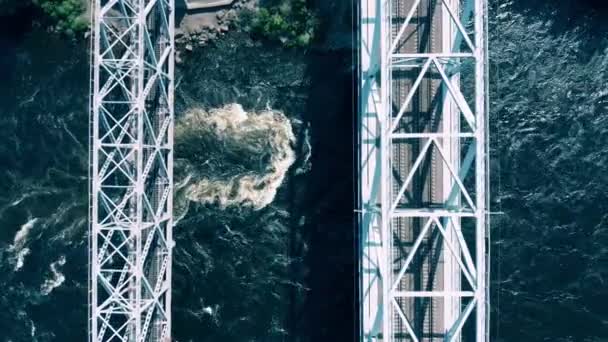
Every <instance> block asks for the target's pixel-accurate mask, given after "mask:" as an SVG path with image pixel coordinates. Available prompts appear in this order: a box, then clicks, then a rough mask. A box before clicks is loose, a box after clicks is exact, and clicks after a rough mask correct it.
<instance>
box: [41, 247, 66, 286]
mask: <svg viewBox="0 0 608 342" xmlns="http://www.w3.org/2000/svg"><path fill="white" fill-rule="evenodd" d="M63 265H65V256H64V255H62V256H61V257H59V260H57V261H55V262H52V263H51V265H50V268H51V277H50V278H47V279H45V280H44V283H43V284H42V286H41V287H40V292H42V294H43V295H45V296H46V295H48V294H49V293H51V292H52V291H53V290H54V289H55V288H57V287H59V286H61V284H63V282H64V281H65V276H64V275H63V273H61V272H60V271H59V266H63Z"/></svg>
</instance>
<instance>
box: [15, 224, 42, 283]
mask: <svg viewBox="0 0 608 342" xmlns="http://www.w3.org/2000/svg"><path fill="white" fill-rule="evenodd" d="M37 221H38V218H36V217H34V218H32V219H29V220H28V221H27V222H26V223H24V224H23V225H21V228H19V230H18V231H17V233H16V234H15V238H14V240H13V244H12V245H10V247H9V250H10V251H11V252H13V253H14V258H15V259H14V263H15V265H14V267H13V270H14V271H19V270H20V269H21V267H23V264H24V262H25V257H26V256H27V255H28V254H30V249H29V248H27V247H26V246H25V245H26V243H27V238H28V235H29V233H30V231H31V230H32V228H33V227H34V225H35V224H36V222H37Z"/></svg>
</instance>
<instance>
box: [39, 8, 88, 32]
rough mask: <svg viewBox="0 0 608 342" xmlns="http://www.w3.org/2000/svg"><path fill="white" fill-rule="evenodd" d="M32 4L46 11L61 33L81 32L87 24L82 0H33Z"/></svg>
mask: <svg viewBox="0 0 608 342" xmlns="http://www.w3.org/2000/svg"><path fill="white" fill-rule="evenodd" d="M33 1H34V4H36V5H38V6H40V8H41V9H42V10H43V11H44V13H46V14H47V15H48V16H49V17H50V18H51V20H52V21H53V24H52V26H53V27H54V28H55V30H57V31H58V32H61V33H67V34H74V33H79V32H83V31H84V30H86V29H87V28H88V26H89V23H88V20H87V19H86V18H85V16H84V12H85V4H84V1H83V0H33Z"/></svg>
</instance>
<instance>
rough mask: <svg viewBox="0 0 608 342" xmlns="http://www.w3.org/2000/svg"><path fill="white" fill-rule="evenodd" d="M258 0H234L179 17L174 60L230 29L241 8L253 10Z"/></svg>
mask: <svg viewBox="0 0 608 342" xmlns="http://www.w3.org/2000/svg"><path fill="white" fill-rule="evenodd" d="M257 5H258V0H235V1H233V3H232V4H231V5H228V6H218V7H216V8H210V9H206V10H203V11H190V12H186V13H184V15H183V17H181V18H179V16H178V21H179V26H178V28H177V29H176V31H175V43H176V47H177V55H176V59H175V60H176V62H177V63H181V62H182V55H183V54H184V53H188V52H191V51H192V50H194V48H196V47H197V46H204V45H206V44H207V43H209V42H210V41H212V40H214V39H216V38H219V37H221V36H222V35H224V34H225V33H226V32H228V30H229V29H230V26H231V25H233V24H234V23H235V21H236V20H237V19H238V17H239V14H240V13H241V11H243V10H253V9H255V8H256V7H257Z"/></svg>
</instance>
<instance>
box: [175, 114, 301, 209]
mask: <svg viewBox="0 0 608 342" xmlns="http://www.w3.org/2000/svg"><path fill="white" fill-rule="evenodd" d="M181 125H187V126H188V127H197V126H198V127H201V126H205V127H206V128H207V129H211V130H212V131H213V133H214V134H215V136H217V137H218V138H219V140H220V141H218V142H217V143H218V144H223V143H224V142H226V141H228V140H231V142H233V143H234V142H236V143H242V144H251V145H252V146H249V150H250V151H251V152H250V153H259V154H260V155H262V154H266V155H269V159H268V161H267V165H265V166H264V167H263V172H259V173H258V172H245V173H241V174H238V175H233V176H231V177H230V178H229V179H222V178H214V177H213V175H211V176H208V177H203V178H199V179H196V180H193V181H192V182H190V184H189V185H188V186H187V189H186V192H185V196H186V197H187V198H188V199H189V200H191V201H196V202H200V203H217V204H219V205H220V206H221V207H222V208H225V207H227V206H232V205H250V206H252V207H253V208H254V209H261V208H263V207H265V206H267V205H268V204H270V203H271V202H272V201H273V199H274V197H275V195H276V193H277V190H278V188H279V186H280V185H281V183H282V182H283V179H284V178H285V175H286V173H287V170H288V169H289V167H290V166H291V165H292V164H293V163H294V161H295V153H294V151H293V149H292V144H293V143H294V141H295V136H294V134H293V131H292V127H291V124H290V122H289V119H287V117H286V116H285V115H284V114H283V113H281V112H279V111H274V110H266V111H262V112H259V113H247V112H245V111H244V110H243V108H242V107H241V106H240V105H238V104H231V105H227V106H225V107H222V108H218V109H214V110H211V111H209V112H206V111H203V110H200V109H191V110H190V111H189V112H188V113H187V114H186V117H185V118H184V121H183V123H181ZM254 137H255V138H254ZM256 139H257V140H267V141H264V142H260V141H257V140H256ZM194 167H196V165H194Z"/></svg>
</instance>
